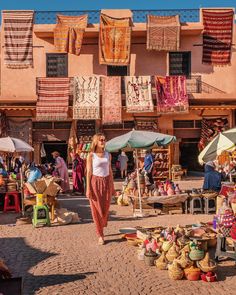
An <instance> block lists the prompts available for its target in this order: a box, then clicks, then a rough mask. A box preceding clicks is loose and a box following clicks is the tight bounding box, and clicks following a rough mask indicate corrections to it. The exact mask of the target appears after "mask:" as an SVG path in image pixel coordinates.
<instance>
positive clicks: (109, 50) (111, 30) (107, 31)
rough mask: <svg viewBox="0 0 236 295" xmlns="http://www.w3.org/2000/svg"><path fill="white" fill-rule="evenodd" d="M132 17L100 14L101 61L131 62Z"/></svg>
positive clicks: (110, 63)
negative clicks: (114, 16)
mask: <svg viewBox="0 0 236 295" xmlns="http://www.w3.org/2000/svg"><path fill="white" fill-rule="evenodd" d="M130 22H131V20H130V18H113V17H109V16H107V15H105V14H101V16H100V30H99V61H100V64H105V65H128V64H129V62H130V46H131V27H130Z"/></svg>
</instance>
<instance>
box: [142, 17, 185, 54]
mask: <svg viewBox="0 0 236 295" xmlns="http://www.w3.org/2000/svg"><path fill="white" fill-rule="evenodd" d="M179 43H180V22H179V16H178V15H170V16H155V15H148V16H147V49H149V50H152V49H154V50H167V51H169V50H179Z"/></svg>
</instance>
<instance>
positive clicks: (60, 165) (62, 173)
mask: <svg viewBox="0 0 236 295" xmlns="http://www.w3.org/2000/svg"><path fill="white" fill-rule="evenodd" d="M52 156H53V158H54V159H55V170H56V171H57V172H58V176H59V177H60V178H61V180H62V183H61V185H60V186H61V188H62V192H63V193H65V192H67V191H69V190H70V181H69V174H68V169H67V166H66V162H65V161H64V159H63V158H62V157H60V154H59V153H58V152H57V151H55V152H53V153H52Z"/></svg>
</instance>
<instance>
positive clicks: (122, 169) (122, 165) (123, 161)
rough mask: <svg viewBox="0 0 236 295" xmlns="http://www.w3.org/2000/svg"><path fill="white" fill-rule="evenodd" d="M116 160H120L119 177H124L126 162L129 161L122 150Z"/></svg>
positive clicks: (125, 174)
mask: <svg viewBox="0 0 236 295" xmlns="http://www.w3.org/2000/svg"><path fill="white" fill-rule="evenodd" d="M118 161H119V162H120V173H121V178H124V177H126V176H127V166H128V165H127V162H128V161H129V159H128V157H127V156H126V153H125V152H124V151H122V152H121V154H120V155H119V156H118Z"/></svg>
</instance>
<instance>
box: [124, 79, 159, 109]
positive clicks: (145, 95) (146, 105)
mask: <svg viewBox="0 0 236 295" xmlns="http://www.w3.org/2000/svg"><path fill="white" fill-rule="evenodd" d="M125 93H126V108H127V110H126V111H127V113H136V112H153V110H154V106H153V101H152V85H151V77H150V76H139V77H136V76H126V77H125Z"/></svg>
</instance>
